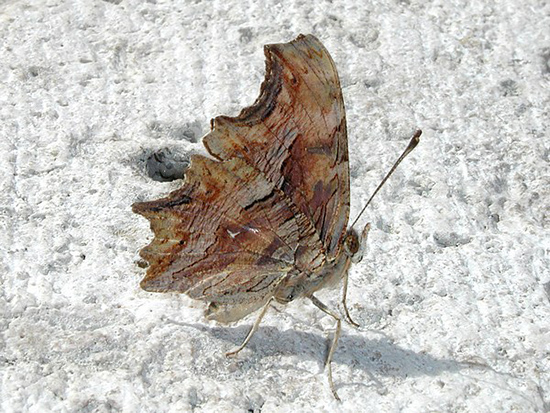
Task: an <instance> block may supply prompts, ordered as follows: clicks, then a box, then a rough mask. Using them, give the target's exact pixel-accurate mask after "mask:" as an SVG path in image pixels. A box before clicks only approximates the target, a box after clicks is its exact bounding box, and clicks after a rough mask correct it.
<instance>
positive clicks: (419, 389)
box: [0, 0, 550, 412]
mask: <svg viewBox="0 0 550 413" xmlns="http://www.w3.org/2000/svg"><path fill="white" fill-rule="evenodd" d="M260 3H261V5H260ZM549 27H550V4H549V3H548V2H546V1H536V0H521V1H520V0H503V1H499V2H498V5H497V2H470V1H453V2H448V1H433V2H431V1H430V2H428V1H417V0H410V1H400V2H398V1H390V2H386V1H372V2H364V1H360V0H345V1H343V0H334V1H325V0H321V1H317V2H314V3H311V2H305V1H304V2H300V1H266V2H253V1H237V0H224V1H208V2H207V1H203V2H201V1H195V2H188V1H185V2H183V1H182V2H176V1H173V2H172V1H163V0H157V1H155V0H151V1H137V0H133V1H131V0H112V1H99V0H81V1H76V0H75V1H62V0H37V1H30V0H27V1H23V0H22V1H4V2H2V4H1V5H0V38H1V39H2V42H1V45H0V162H1V164H2V168H1V169H0V280H1V285H2V287H1V290H0V380H1V381H0V382H1V387H0V403H1V404H0V408H1V410H3V411H6V412H16V411H17V412H18V411H33V412H43V411H125V412H134V411H151V412H152V411H155V412H159V411H192V410H193V411H205V412H207V411H208V412H210V411H247V410H248V411H255V412H259V411H260V410H262V411H295V410H296V409H300V410H302V411H339V410H341V411H358V410H362V411H382V412H389V411H392V412H394V411H406V412H415V411H476V412H478V411H484V412H489V411H512V410H513V411H521V412H528V411H548V410H550V361H549V357H550V331H549V329H550V323H549V320H550V302H549V296H550V270H549V267H550V257H549V249H550V236H549V228H550V227H549V226H550V215H549V210H548V204H549V201H550V174H549V153H550V120H549V119H550V116H549V109H548V108H549V107H550V30H548V28H549ZM299 33H313V34H315V35H316V36H318V37H319V38H320V39H321V40H322V41H323V42H324V44H325V45H326V47H327V48H328V49H329V50H330V52H331V54H332V56H333V58H334V60H335V61H336V64H337V67H338V69H339V73H340V77H341V80H342V86H343V93H344V97H345V101H346V107H347V113H348V129H349V146H350V158H351V171H352V180H351V186H352V215H354V214H355V213H357V212H358V210H359V209H360V208H361V206H362V205H363V203H364V202H365V200H366V199H367V198H368V196H369V194H370V192H371V191H372V190H373V189H374V187H375V186H376V185H377V183H378V182H379V180H380V178H381V177H382V176H383V174H384V173H385V172H386V170H387V169H388V167H389V165H390V164H391V162H392V161H393V160H394V159H395V158H396V156H397V155H398V153H399V152H400V151H401V150H402V149H403V147H404V146H405V145H406V142H407V139H408V137H409V136H410V134H411V133H412V132H413V131H414V130H415V129H416V128H417V127H420V128H422V129H423V130H424V135H423V139H422V142H421V145H420V146H419V148H418V149H417V150H416V152H415V153H414V154H413V155H411V157H410V158H409V159H408V160H407V161H406V162H405V163H404V164H403V165H402V167H401V168H400V169H399V170H398V171H397V173H396V174H395V176H394V177H393V178H392V180H391V182H389V183H388V184H387V186H386V187H385V188H384V189H383V191H382V192H381V193H380V195H379V196H378V199H377V200H376V201H375V202H374V204H373V206H372V208H370V209H369V211H368V212H367V215H366V217H365V220H368V221H370V222H372V223H373V230H372V231H371V234H370V239H369V250H368V253H367V254H366V256H365V259H364V260H363V262H362V263H361V264H359V265H356V266H355V267H354V268H353V270H352V272H351V285H350V291H349V302H350V304H351V306H350V307H351V312H352V314H353V316H354V317H355V319H356V320H358V321H359V322H360V323H361V325H362V326H361V328H359V329H354V328H352V327H351V326H345V327H344V332H343V335H342V338H341V341H340V346H339V347H338V350H337V352H336V354H335V358H334V379H335V382H336V386H337V388H338V390H339V393H340V395H341V397H342V399H343V401H342V403H337V402H336V401H335V400H334V399H333V398H332V395H331V393H330V391H329V390H328V386H327V383H326V376H325V375H324V373H323V360H324V357H325V354H326V351H327V344H328V341H327V339H328V338H329V337H330V334H331V332H332V331H333V328H334V325H333V324H334V323H333V321H332V320H331V319H330V318H329V317H327V316H325V315H324V314H323V313H321V312H320V311H318V310H317V309H316V308H314V307H313V306H312V305H311V304H309V303H307V302H305V301H297V302H294V303H292V304H290V305H289V306H287V307H286V308H283V307H280V306H279V307H277V308H275V309H273V310H272V311H270V312H269V313H268V315H267V316H266V318H265V320H264V323H263V324H262V327H261V328H260V329H259V331H258V333H257V335H256V336H255V337H254V339H253V340H252V341H251V343H250V345H249V347H248V348H247V349H246V350H244V351H243V352H242V353H241V354H240V355H239V356H238V357H237V358H235V359H227V358H225V357H224V355H223V353H224V351H226V350H228V349H230V348H232V347H233V346H234V345H237V344H238V343H240V341H241V340H242V339H243V337H244V336H245V334H246V332H247V330H248V328H249V326H250V324H251V323H252V322H253V317H252V318H247V319H245V320H243V321H241V322H239V323H237V324H236V325H231V326H221V325H217V324H216V323H213V322H208V321H206V320H205V319H204V318H203V316H202V310H203V308H204V306H203V304H202V303H200V302H195V301H192V300H190V299H188V298H187V297H185V296H178V295H162V294H157V295H155V294H149V293H146V292H144V291H141V290H140V289H139V287H138V282H139V280H140V278H141V277H142V276H143V273H144V270H143V269H141V268H139V267H138V266H137V265H136V262H137V261H138V255H137V252H138V250H139V249H140V248H141V247H142V246H143V245H144V244H145V243H146V242H147V240H148V239H149V237H150V232H149V229H148V225H147V222H146V221H145V220H144V219H143V218H141V217H139V216H137V215H134V214H132V213H131V210H130V205H131V204H132V203H133V202H134V201H136V200H144V199H152V198H155V197H158V196H161V195H164V194H166V193H168V192H169V191H170V190H172V189H174V188H177V187H178V185H179V183H178V181H172V182H163V183H161V182H158V181H155V180H152V179H151V178H150V176H149V175H150V174H148V173H147V171H148V165H149V167H150V162H149V163H148V160H149V161H150V159H151V155H152V154H154V153H156V154H157V156H160V158H163V157H164V158H163V159H165V160H166V159H168V160H169V161H171V160H173V159H175V161H176V165H175V167H177V166H181V165H183V164H185V159H186V157H187V156H188V154H189V153H192V152H202V151H204V149H203V147H202V144H201V143H200V138H201V136H202V135H203V134H204V133H206V132H207V131H208V130H209V126H208V125H209V119H210V118H211V117H214V116H215V115H219V114H226V115H235V114H237V113H238V112H239V111H240V109H241V108H243V107H244V106H247V105H249V104H251V103H252V102H253V101H254V99H255V98H256V96H257V93H258V91H259V85H260V83H261V81H262V79H263V77H264V59H263V52H262V46H263V45H264V44H266V43H275V42H283V41H289V40H291V39H293V38H294V37H295V36H296V35H297V34H299ZM159 153H161V154H162V155H158V154H159ZM168 166H170V165H168ZM168 169H170V168H168ZM176 169H177V168H176ZM149 171H150V170H149ZM172 172H173V171H172ZM172 172H170V171H169V173H168V175H170V174H172ZM320 298H322V299H323V300H324V301H326V302H327V303H329V304H330V305H331V306H333V307H335V308H337V307H338V292H337V291H327V292H325V293H323V294H321V295H320Z"/></svg>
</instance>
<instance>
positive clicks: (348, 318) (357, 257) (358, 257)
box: [342, 222, 370, 327]
mask: <svg viewBox="0 0 550 413" xmlns="http://www.w3.org/2000/svg"><path fill="white" fill-rule="evenodd" d="M369 231H370V222H369V223H367V225H365V227H364V228H363V231H362V232H361V237H360V238H359V250H358V251H357V252H356V253H355V255H354V256H353V258H352V259H351V260H352V262H353V263H355V264H357V263H358V262H360V261H361V260H362V259H363V254H364V253H365V250H366V248H367V237H368V235H369ZM347 295H348V272H347V271H346V273H345V274H344V286H343V288H342V306H343V307H344V315H345V317H346V321H347V322H348V323H350V324H351V325H353V326H355V327H359V324H357V323H356V322H355V321H353V320H352V318H351V316H350V315H349V311H348V306H347V303H346V300H347Z"/></svg>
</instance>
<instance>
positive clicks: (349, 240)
mask: <svg viewBox="0 0 550 413" xmlns="http://www.w3.org/2000/svg"><path fill="white" fill-rule="evenodd" d="M360 246H361V242H360V239H359V235H358V234H357V232H356V231H355V230H353V229H350V230H348V232H347V234H346V237H345V238H344V242H343V246H342V248H341V250H340V253H339V254H338V255H337V256H336V258H335V259H333V260H331V261H329V260H325V261H324V263H323V265H321V266H320V267H319V268H318V269H317V271H314V272H306V271H300V270H298V269H294V270H292V271H291V272H289V273H288V274H287V276H286V277H285V278H284V279H283V280H282V282H281V284H280V285H279V287H278V288H277V290H276V291H275V299H276V300H277V301H278V302H280V303H283V304H286V303H288V302H290V301H293V300H295V299H296V298H298V297H307V296H309V295H311V294H313V293H314V292H316V291H318V290H320V289H322V288H329V287H333V286H335V285H337V284H338V283H339V281H340V280H341V279H342V278H343V277H344V275H345V274H346V273H347V271H348V270H349V268H350V266H351V263H352V261H353V262H355V260H354V259H353V258H354V256H355V255H356V254H357V253H358V252H359V251H360Z"/></svg>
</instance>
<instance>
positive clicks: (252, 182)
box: [133, 155, 324, 321]
mask: <svg viewBox="0 0 550 413" xmlns="http://www.w3.org/2000/svg"><path fill="white" fill-rule="evenodd" d="M133 210H134V212H136V213H139V214H141V215H143V216H145V217H146V218H148V219H149V220H150V221H151V229H152V230H153V232H154V234H155V238H154V239H153V241H152V242H151V244H149V245H148V246H147V247H145V248H143V249H142V251H141V256H142V257H143V258H144V259H145V260H147V261H148V262H149V268H148V271H147V275H146V277H145V278H144V280H143V281H142V282H141V286H142V288H143V289H145V290H147V291H155V292H168V291H175V292H185V293H187V294H188V295H189V296H190V297H192V298H197V299H206V300H208V301H213V302H216V303H219V304H222V305H230V304H236V303H239V302H243V301H249V302H251V303H256V304H257V305H253V306H250V311H253V310H255V309H256V308H257V307H259V306H261V304H262V303H263V302H265V300H266V299H268V298H269V297H270V296H271V295H272V293H273V290H274V289H275V287H276V286H277V284H278V283H279V282H280V281H281V280H282V279H283V278H284V276H285V275H286V274H287V273H288V272H289V271H290V270H291V269H292V268H293V267H294V265H295V259H294V252H295V250H296V249H297V248H298V246H299V244H300V243H302V242H303V243H307V244H308V245H311V246H313V248H311V252H312V253H311V254H310V256H309V259H310V260H311V262H312V264H314V265H315V266H318V265H321V263H322V262H323V258H324V257H323V256H322V253H321V251H322V249H321V244H320V241H319V239H318V236H317V233H316V232H315V230H314V228H313V227H312V226H311V223H310V222H309V220H308V219H307V218H306V217H305V216H304V215H303V214H302V213H301V212H300V211H299V210H297V209H296V207H295V206H293V205H292V203H290V202H289V199H288V197H287V196H286V195H285V194H284V193H283V192H282V191H281V190H279V189H277V188H275V187H274V186H273V184H272V183H270V182H268V181H267V180H266V179H265V178H264V177H263V176H262V175H261V174H260V173H259V171H258V170H256V169H255V168H253V167H251V166H249V165H248V164H246V162H245V161H244V160H242V159H240V158H233V159H230V160H228V161H223V162H219V161H216V160H212V159H208V158H206V157H204V156H200V155H199V156H194V157H193V158H192V160H191V166H190V168H189V169H188V171H187V172H186V177H185V182H184V185H183V187H182V188H180V189H179V190H176V191H174V192H172V193H171V194H170V195H168V197H166V198H163V199H159V200H156V201H151V202H141V203H136V204H134V206H133ZM315 247H316V248H315ZM315 251H316V253H315ZM241 312H242V310H241ZM226 321H227V317H226Z"/></svg>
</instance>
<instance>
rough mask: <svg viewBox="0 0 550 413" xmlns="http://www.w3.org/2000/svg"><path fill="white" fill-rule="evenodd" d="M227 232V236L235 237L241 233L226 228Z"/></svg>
mask: <svg viewBox="0 0 550 413" xmlns="http://www.w3.org/2000/svg"><path fill="white" fill-rule="evenodd" d="M226 231H227V233H228V234H229V236H230V237H231V238H235V237H236V236H237V235H239V234H240V233H241V231H237V232H231V230H229V229H226Z"/></svg>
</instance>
